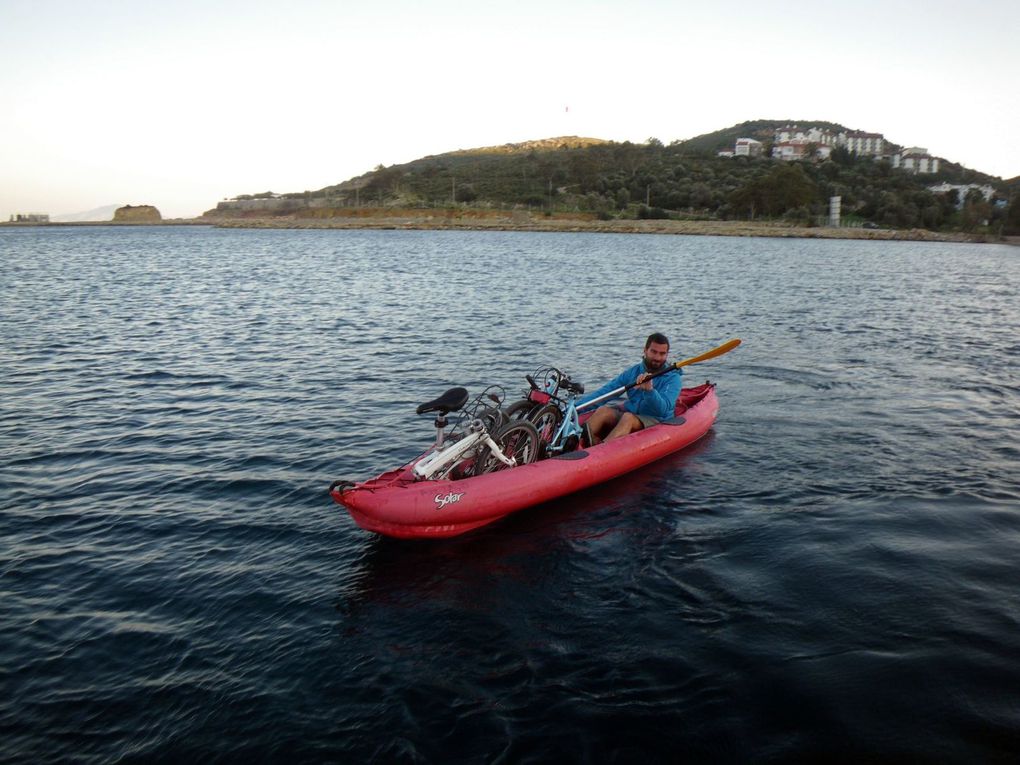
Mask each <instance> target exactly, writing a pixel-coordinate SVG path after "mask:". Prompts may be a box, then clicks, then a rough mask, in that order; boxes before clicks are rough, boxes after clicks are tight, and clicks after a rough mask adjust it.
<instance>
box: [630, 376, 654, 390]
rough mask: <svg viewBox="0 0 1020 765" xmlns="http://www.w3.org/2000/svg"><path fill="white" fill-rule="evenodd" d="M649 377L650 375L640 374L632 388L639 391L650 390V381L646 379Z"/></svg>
mask: <svg viewBox="0 0 1020 765" xmlns="http://www.w3.org/2000/svg"><path fill="white" fill-rule="evenodd" d="M649 377H651V375H650V374H648V373H647V372H642V373H641V374H639V375H638V377H637V380H635V381H634V387H635V388H638V389H639V390H651V389H652V381H651V380H649V379H648V378H649Z"/></svg>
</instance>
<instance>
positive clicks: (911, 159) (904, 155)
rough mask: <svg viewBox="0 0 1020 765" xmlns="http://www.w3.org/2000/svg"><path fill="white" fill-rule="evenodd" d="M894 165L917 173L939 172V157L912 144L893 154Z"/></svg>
mask: <svg viewBox="0 0 1020 765" xmlns="http://www.w3.org/2000/svg"><path fill="white" fill-rule="evenodd" d="M892 166H893V167H899V168H902V169H903V170H906V171H907V172H909V173H914V174H915V175H918V174H930V173H937V172H938V171H939V158H938V157H933V156H931V155H930V154H929V153H928V150H927V149H922V148H921V147H920V146H911V147H910V148H909V149H904V150H903V151H901V152H899V153H897V154H893V155H892Z"/></svg>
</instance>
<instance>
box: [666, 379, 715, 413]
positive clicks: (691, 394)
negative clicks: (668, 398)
mask: <svg viewBox="0 0 1020 765" xmlns="http://www.w3.org/2000/svg"><path fill="white" fill-rule="evenodd" d="M714 387H715V385H713V384H712V383H710V382H706V383H705V384H704V385H698V386H697V387H694V388H684V389H683V390H681V391H680V395H679V396H677V398H676V406H675V407H674V408H673V416H674V417H679V416H680V415H681V414H683V413H684V412H686V411H687V410H688V409H690V408H691V407H692V406H694V405H695V404H696V403H698V402H699V401H701V399H703V398H704V397H705V396H707V395H708V392H709V391H710V390H712V388H714Z"/></svg>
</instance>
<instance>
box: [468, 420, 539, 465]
mask: <svg viewBox="0 0 1020 765" xmlns="http://www.w3.org/2000/svg"><path fill="white" fill-rule="evenodd" d="M492 440H493V441H495V442H496V445H497V446H499V450H500V451H501V452H502V453H503V454H504V455H506V456H507V457H513V458H514V459H515V460H517V464H518V465H527V464H529V463H531V462H534V461H535V460H536V459H538V451H539V448H540V444H539V440H538V431H537V430H535V426H534V425H532V424H531V423H530V422H528V421H527V420H512V421H510V422H509V423H507V424H506V425H504V426H503V428H502V429H501V430H500V431H499V432H498V433H497V434H496V435H494V436H493V437H492ZM505 467H507V466H506V465H505V464H503V463H502V462H500V460H499V459H497V457H496V455H494V454H493V453H492V452H491V451H490V450H488V449H484V448H483V450H482V453H481V454H479V455H478V459H476V460H475V475H484V474H485V473H494V472H496V471H497V470H502V469H503V468H505Z"/></svg>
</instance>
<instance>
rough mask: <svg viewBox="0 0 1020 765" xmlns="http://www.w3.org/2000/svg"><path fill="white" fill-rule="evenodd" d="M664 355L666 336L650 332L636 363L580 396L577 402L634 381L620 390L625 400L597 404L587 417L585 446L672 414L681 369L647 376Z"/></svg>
mask: <svg viewBox="0 0 1020 765" xmlns="http://www.w3.org/2000/svg"><path fill="white" fill-rule="evenodd" d="M668 355H669V339H668V338H667V337H666V336H665V335H664V334H662V333H661V332H654V333H652V334H651V335H649V336H648V340H646V341H645V352H644V355H643V357H642V359H641V362H640V363H638V364H635V365H634V366H632V367H631V368H630V369H626V370H624V371H623V372H622V373H621V374H620V375H619V376H617V377H616V378H615V379H613V380H610V381H609V382H607V383H606V384H605V385H603V386H602V387H601V388H599V389H598V390H596V391H593V392H592V393H589V394H588V395H587V396H585V397H584V398H583V399H581V401H580V402H579V404H578V406H581V405H583V404H584V402H585V401H591V400H592V399H596V398H598V397H599V396H603V395H605V394H606V393H609V392H610V391H613V390H616V389H617V388H623V387H624V386H627V385H630V384H632V383H637V384H636V385H635V386H634V387H633V388H631V389H630V390H629V391H627V392H626V394H624V395H626V397H627V400H626V403H622V404H608V405H604V406H600V407H599V408H598V409H596V410H595V413H594V414H593V415H592V416H591V417H590V418H589V419H588V420H587V422H586V423H585V426H584V430H585V433H586V436H587V438H586V440H587V445H588V446H594V445H595V444H600V443H602V442H603V441H611V440H612V439H614V438H619V437H620V436H625V435H627V434H628V433H633V432H635V431H638V430H641V429H642V428H647V427H650V426H652V425H654V424H655V423H657V422H659V421H660V420H666V419H669V418H670V417H672V416H673V408H674V407H675V406H676V397H677V396H679V395H680V379H681V376H682V374H683V372H682V370H680V369H674V370H673V371H672V372H667V373H666V374H663V375H659V376H658V377H656V378H653V379H651V380H649V379H648V377H649V376H651V375H652V374H654V373H655V372H659V371H661V370H662V369H663V368H664V367H665V366H666V357H667V356H668Z"/></svg>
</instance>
